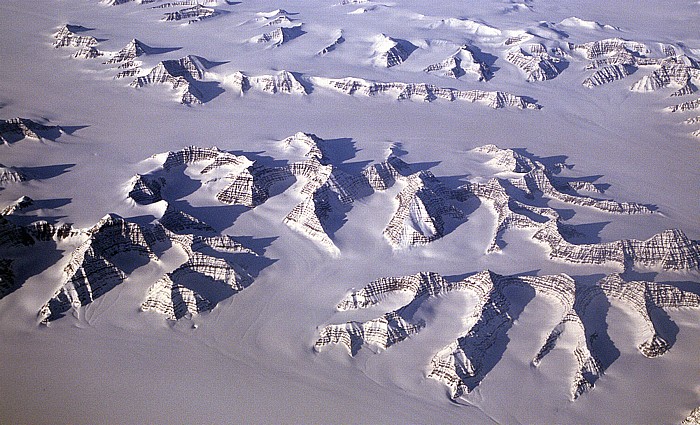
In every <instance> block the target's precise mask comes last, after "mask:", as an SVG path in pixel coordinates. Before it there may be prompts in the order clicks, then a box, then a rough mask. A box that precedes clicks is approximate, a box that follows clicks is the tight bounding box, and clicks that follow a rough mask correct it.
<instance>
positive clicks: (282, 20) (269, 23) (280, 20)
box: [263, 15, 294, 27]
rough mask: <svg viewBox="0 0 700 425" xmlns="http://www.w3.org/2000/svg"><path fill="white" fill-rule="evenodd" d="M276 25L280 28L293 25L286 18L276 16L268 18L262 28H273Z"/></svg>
mask: <svg viewBox="0 0 700 425" xmlns="http://www.w3.org/2000/svg"><path fill="white" fill-rule="evenodd" d="M276 25H280V26H293V25H294V20H293V19H290V18H289V17H288V16H285V15H282V16H277V17H274V18H270V19H269V20H267V21H266V22H265V24H264V25H263V26H266V27H273V26H276Z"/></svg>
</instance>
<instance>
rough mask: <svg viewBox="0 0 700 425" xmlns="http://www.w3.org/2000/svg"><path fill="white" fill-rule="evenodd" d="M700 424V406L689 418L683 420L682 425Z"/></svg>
mask: <svg viewBox="0 0 700 425" xmlns="http://www.w3.org/2000/svg"><path fill="white" fill-rule="evenodd" d="M698 424H700V407H697V408H695V409H694V410H693V411H692V412H690V414H689V415H688V417H687V418H685V419H684V420H683V422H682V423H681V425H698Z"/></svg>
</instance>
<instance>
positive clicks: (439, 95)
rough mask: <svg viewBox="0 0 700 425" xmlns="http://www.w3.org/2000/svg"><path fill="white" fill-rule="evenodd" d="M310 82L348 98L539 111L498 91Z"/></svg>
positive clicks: (320, 79)
mask: <svg viewBox="0 0 700 425" xmlns="http://www.w3.org/2000/svg"><path fill="white" fill-rule="evenodd" d="M311 81H312V82H313V83H314V84H315V85H317V86H319V87H325V88H328V89H331V90H334V91H337V92H340V93H343V94H346V95H350V96H355V95H361V96H369V97H372V96H377V95H386V96H391V97H393V98H394V99H397V100H407V99H415V100H422V101H425V102H432V101H434V100H437V99H444V100H447V101H449V102H453V101H456V100H463V101H467V102H471V103H475V102H478V103H482V104H485V105H487V106H489V107H491V108H493V109H500V108H506V107H513V108H517V109H539V108H540V107H541V106H540V105H538V104H537V103H536V102H534V101H531V100H529V99H526V98H524V97H520V96H516V95H513V94H511V93H507V92H501V91H491V92H489V91H483V90H457V89H452V88H442V87H437V86H434V85H432V84H425V83H398V82H396V83H383V82H375V81H368V80H364V79H362V78H355V77H347V78H340V79H333V78H324V77H311Z"/></svg>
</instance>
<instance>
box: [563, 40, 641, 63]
mask: <svg viewBox="0 0 700 425" xmlns="http://www.w3.org/2000/svg"><path fill="white" fill-rule="evenodd" d="M569 47H570V48H571V50H580V51H582V52H583V54H584V56H585V57H586V58H587V59H598V58H600V57H603V56H608V55H611V54H612V55H614V54H617V53H618V52H620V51H621V50H627V51H630V52H633V53H637V54H639V55H643V56H644V55H648V54H649V53H650V51H649V48H648V47H647V46H646V45H645V44H644V43H639V42H636V41H628V40H623V39H621V38H607V39H605V40H598V41H593V42H590V43H584V44H571V45H570V46H569Z"/></svg>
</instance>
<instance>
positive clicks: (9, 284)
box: [0, 258, 15, 299]
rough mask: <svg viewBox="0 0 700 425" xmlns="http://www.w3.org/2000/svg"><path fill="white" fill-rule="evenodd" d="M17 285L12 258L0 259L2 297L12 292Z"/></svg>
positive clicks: (0, 294) (0, 292) (0, 290)
mask: <svg viewBox="0 0 700 425" xmlns="http://www.w3.org/2000/svg"><path fill="white" fill-rule="evenodd" d="M14 286H15V273H14V272H13V271H12V260H10V259H4V258H3V259H0V299H2V298H3V297H4V296H5V295H7V294H9V293H10V292H12V289H13V288H14Z"/></svg>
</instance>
